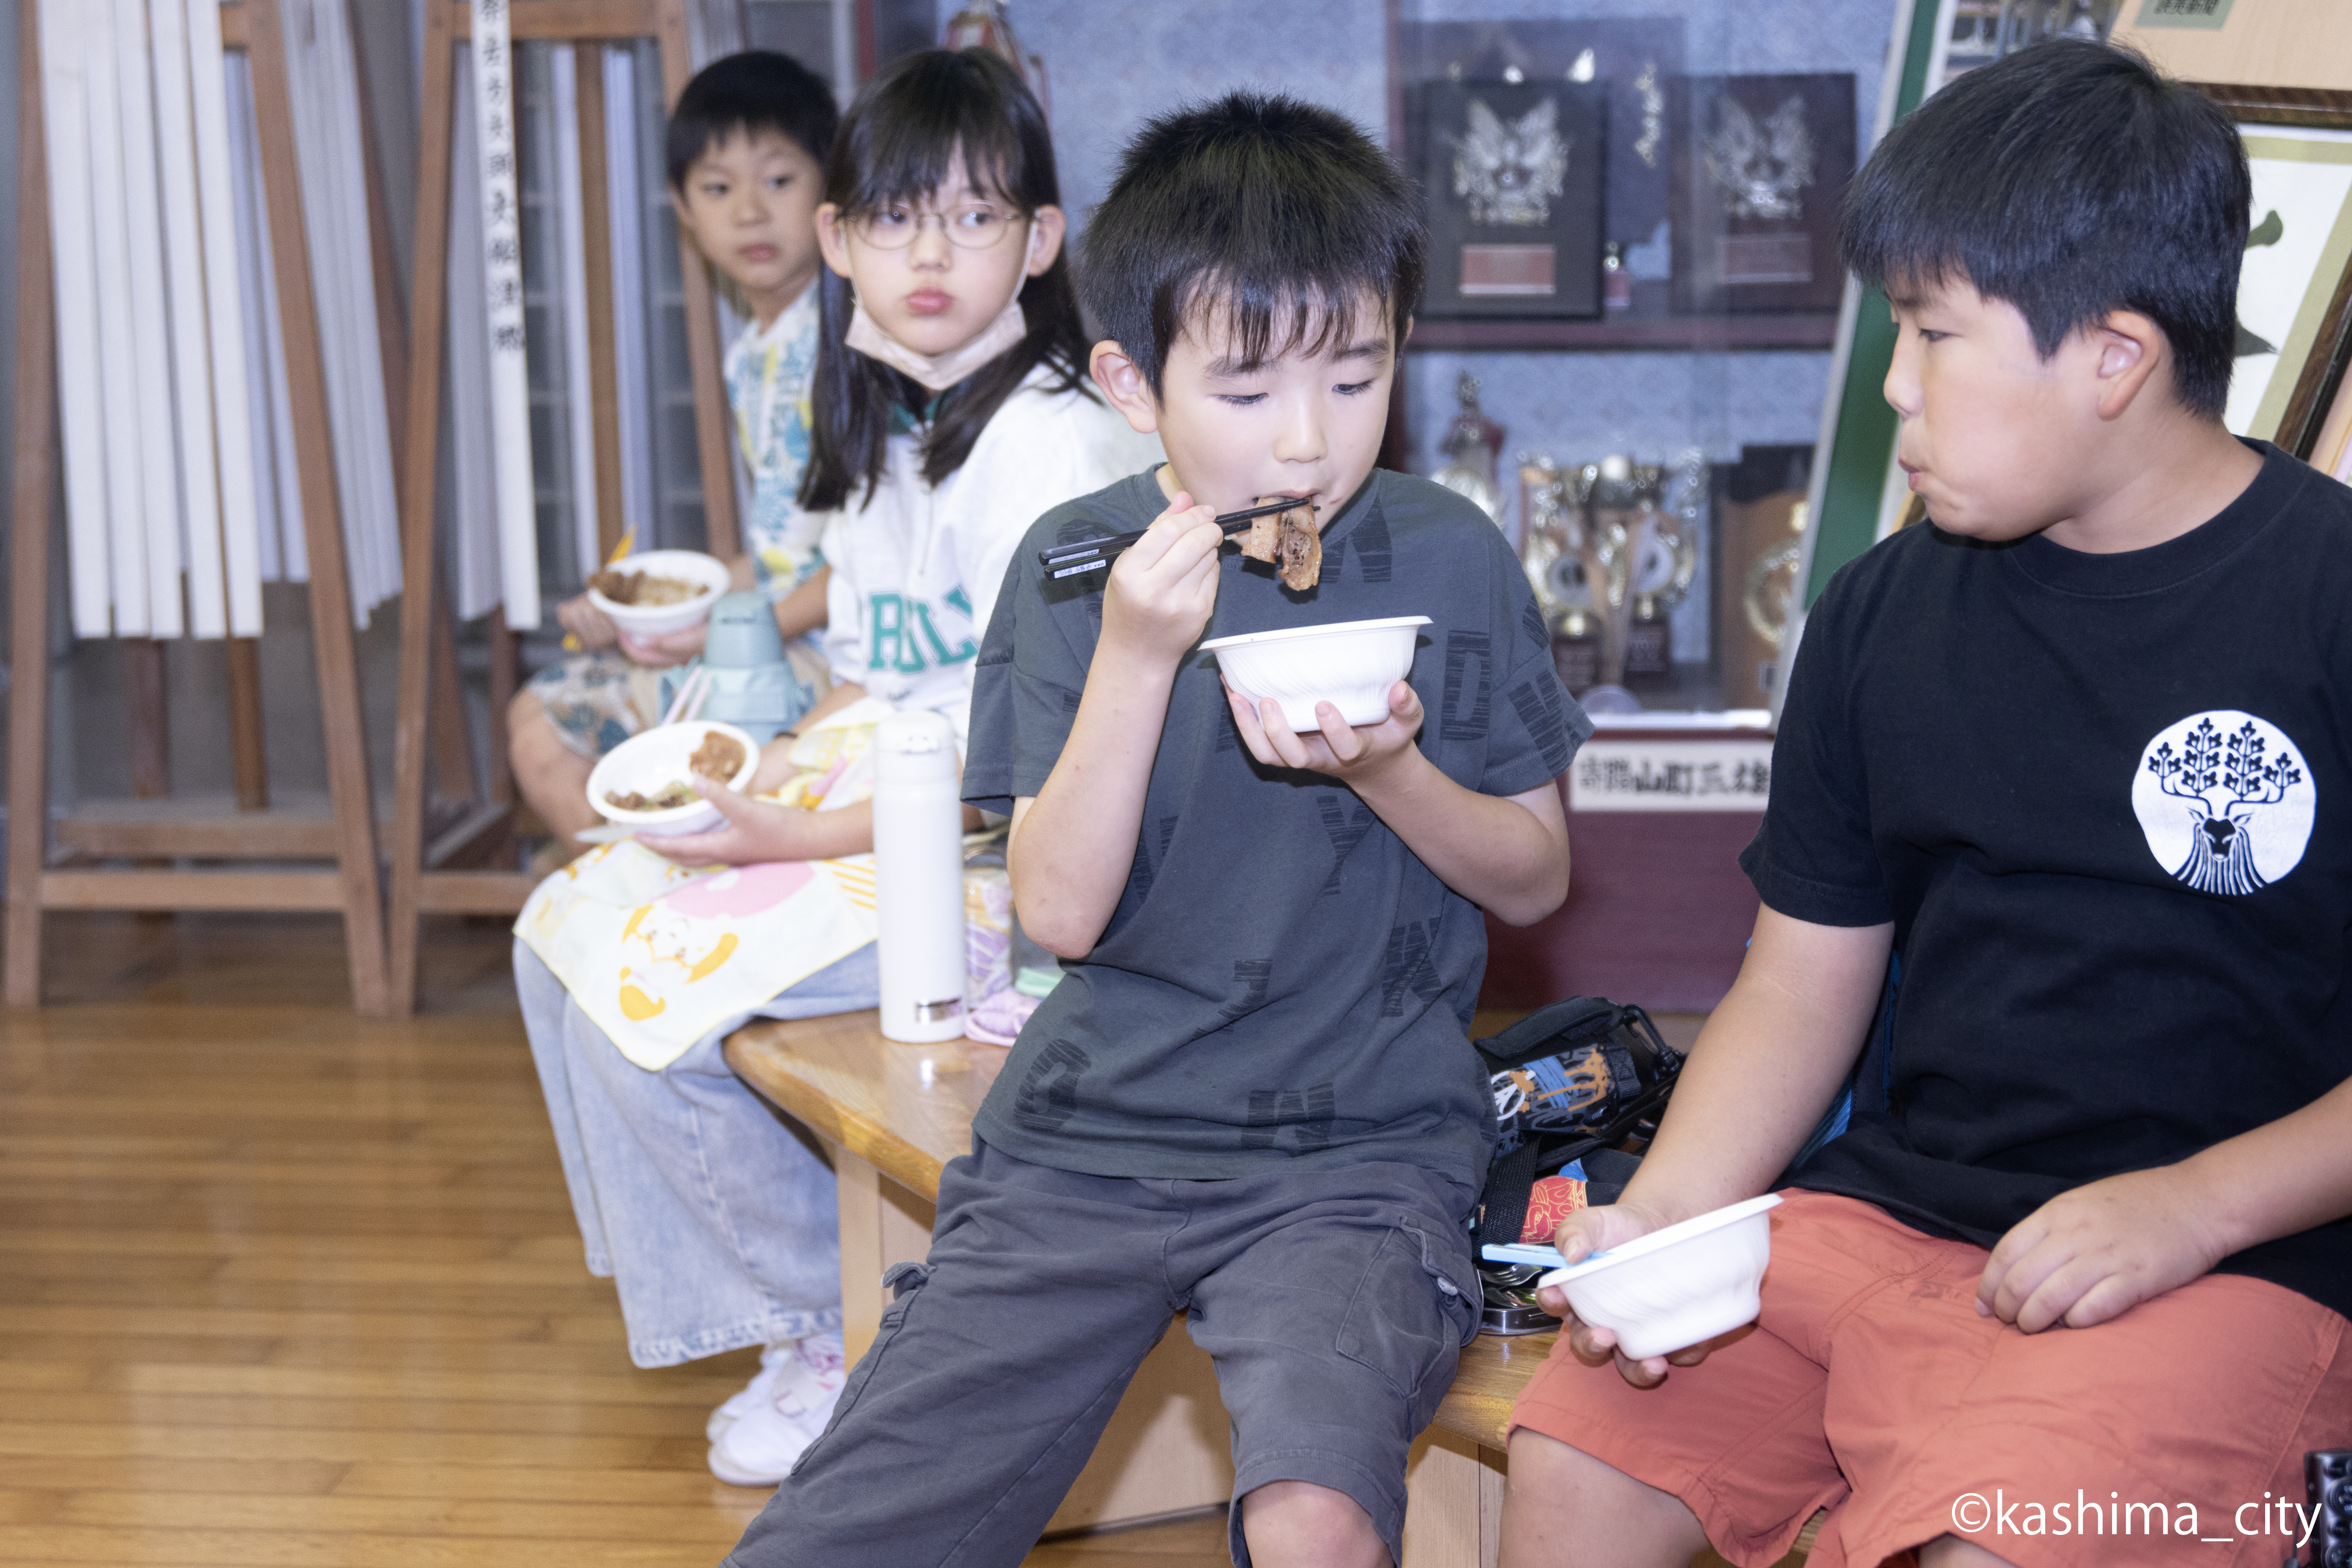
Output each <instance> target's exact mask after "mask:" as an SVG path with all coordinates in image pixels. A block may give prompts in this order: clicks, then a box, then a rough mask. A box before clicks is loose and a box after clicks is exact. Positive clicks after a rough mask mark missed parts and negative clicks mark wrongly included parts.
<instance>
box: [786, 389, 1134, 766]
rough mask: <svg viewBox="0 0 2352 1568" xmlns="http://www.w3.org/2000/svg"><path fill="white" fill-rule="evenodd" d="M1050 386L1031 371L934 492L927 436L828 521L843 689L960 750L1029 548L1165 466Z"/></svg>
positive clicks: (834, 651) (832, 615) (1122, 429)
mask: <svg viewBox="0 0 2352 1568" xmlns="http://www.w3.org/2000/svg"><path fill="white" fill-rule="evenodd" d="M1054 379H1055V373H1054V372H1052V371H1050V370H1047V369H1045V368H1044V367H1042V366H1041V367H1039V368H1038V369H1036V370H1033V371H1031V372H1030V373H1029V375H1028V377H1027V379H1025V380H1024V381H1023V382H1022V384H1021V385H1020V386H1019V387H1018V388H1016V389H1015V390H1014V391H1013V395H1011V396H1009V397H1007V398H1006V399H1005V400H1004V402H1003V405H1001V406H1000V407H999V408H998V409H997V411H996V415H995V416H994V417H993V418H992V419H990V420H989V422H988V426H987V428H985V429H983V430H982V432H981V433H980V438H979V439H978V440H977V441H974V442H973V443H972V447H971V456H970V457H968V458H965V459H964V463H963V467H961V468H958V469H957V470H956V471H955V472H954V473H952V474H950V475H949V476H948V477H947V479H945V480H943V481H942V482H941V483H940V487H939V488H938V489H931V488H930V487H929V485H927V484H925V483H924V482H923V474H922V448H921V447H920V445H919V440H918V437H916V436H913V435H905V436H893V437H890V441H889V447H888V450H887V455H886V458H885V465H884V468H883V474H882V481H881V483H880V484H878V485H877V486H876V487H875V489H874V495H873V500H872V501H871V503H870V504H867V505H866V506H865V507H864V508H863V509H862V510H861V509H860V507H859V505H858V502H859V500H861V499H863V496H864V491H863V490H862V489H860V490H856V491H853V492H852V498H851V500H850V503H849V505H848V507H846V508H845V509H844V510H840V511H835V512H833V513H830V514H829V515H827V516H826V518H825V519H824V543H823V546H822V549H823V551H824V560H825V563H826V564H827V565H829V566H831V567H832V568H833V581H832V584H831V586H830V588H829V589H828V592H827V595H826V600H825V609H826V614H827V616H828V618H829V624H828V626H826V629H825V633H824V651H825V656H826V658H828V659H829V660H830V661H831V663H832V665H833V678H834V679H835V680H836V681H856V683H857V684H859V685H860V686H863V687H864V688H866V691H867V692H868V693H870V694H871V695H873V696H876V697H879V698H881V699H883V700H885V701H887V702H888V703H890V704H891V705H892V706H893V707H897V708H929V709H931V710H934V711H936V712H938V713H940V714H943V715H945V717H946V718H947V721H948V722H949V723H950V724H952V725H954V726H955V733H956V747H957V749H958V750H959V751H961V750H962V749H963V748H964V741H965V737H966V736H967V734H968V733H969V732H970V730H971V674H972V664H973V660H974V658H976V656H977V655H978V654H979V652H980V643H981V637H982V633H983V632H984V631H985V630H986V629H987V626H988V617H989V615H990V613H991V612H992V611H993V610H994V609H995V607H996V595H997V590H998V589H1000V588H1002V587H1003V584H1004V573H1005V568H1006V567H1007V566H1008V565H1009V564H1010V563H1011V562H1012V560H1013V549H1014V547H1015V546H1017V545H1018V544H1019V543H1020V542H1021V538H1022V535H1024V533H1026V532H1028V531H1029V527H1030V525H1031V524H1032V523H1034V522H1035V521H1037V520H1038V518H1040V517H1042V516H1044V515H1045V513H1046V512H1047V511H1050V510H1053V509H1054V508H1055V507H1057V506H1059V505H1061V504H1062V503H1063V502H1064V501H1066V500H1072V499H1074V498H1076V497H1078V496H1082V495H1087V494H1090V493H1092V492H1093V491H1095V490H1098V489H1102V488H1103V487H1104V486H1105V485H1108V484H1109V483H1111V482H1112V481H1113V480H1115V479H1125V478H1126V477H1127V476H1128V475H1129V474H1132V473H1135V472H1137V471H1138V470H1139V469H1142V468H1149V467H1150V466H1151V465H1153V464H1155V463H1157V462H1159V461H1160V438H1159V437H1156V436H1141V435H1138V434H1137V433H1136V432H1135V431H1134V430H1133V429H1131V428H1129V426H1128V423H1127V419H1126V417H1125V416H1123V415H1121V414H1119V413H1118V412H1117V411H1115V410H1114V409H1112V408H1111V407H1110V406H1109V405H1108V404H1105V403H1103V402H1101V401H1099V399H1098V398H1097V397H1096V396H1091V395H1087V393H1082V392H1075V391H1074V392H1049V391H1047V390H1045V386H1046V384H1048V383H1050V382H1052V381H1053V380H1054Z"/></svg>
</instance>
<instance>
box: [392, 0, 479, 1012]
mask: <svg viewBox="0 0 2352 1568" xmlns="http://www.w3.org/2000/svg"><path fill="white" fill-rule="evenodd" d="M453 43H454V40H453V39H452V37H451V36H450V28H449V6H448V5H447V4H446V0H427V3H426V5H425V58H424V59H423V60H421V61H420V62H419V64H420V65H421V66H422V68H423V70H422V75H423V78H424V91H423V110H422V117H421V118H420V119H419V120H418V121H417V125H416V139H417V154H416V257H415V265H414V266H413V267H412V268H410V271H409V280H410V284H411V288H410V290H409V310H408V342H409V353H408V367H409V377H408V428H407V431H406V435H407V437H408V439H407V441H406V442H405V443H404V447H403V448H402V464H401V474H402V489H401V507H400V518H401V521H400V531H401V580H402V581H403V582H404V583H406V584H430V583H433V582H434V581H435V579H436V566H435V563H434V559H433V547H434V537H433V500H434V496H433V488H434V477H435V473H436V467H437V465H438V463H439V460H440V450H439V445H438V443H439V437H440V434H441V371H442V366H441V351H442V344H443V341H444V335H445V333H446V321H445V316H446V310H447V305H448V300H447V293H448V282H449V269H448V255H449V154H450V145H449V142H450V135H449V132H450V127H449V118H450V114H451V111H452V101H451V100H452V97H453V95H454V93H455V91H456V89H455V88H454V86H453V85H452V81H451V73H452V69H453V67H452V63H451V61H450V58H449V50H450V48H451V47H452V45H453ZM432 636H433V599H432V596H431V595H426V594H418V593H407V594H404V595H401V600H400V705H399V709H398V711H397V714H396V716H395V718H394V726H393V785H392V792H393V793H392V799H393V807H392V943H391V948H390V952H389V961H388V965H387V968H388V973H387V975H386V979H387V980H388V982H389V984H390V987H391V1005H392V1008H393V1010H394V1013H396V1014H398V1015H399V1016H407V1015H408V1014H409V1013H410V1012H412V1011H413V1010H414V1009H415V1005H416V940H417V933H416V920H417V903H418V895H419V893H420V892H421V891H422V888H421V883H422V880H423V879H424V876H425V705H426V701H427V698H428V696H429V690H430V687H431V684H432V660H431V658H430V652H431V650H430V646H429V645H430V641H431V638H432ZM505 727H506V715H505V714H504V713H503V712H500V711H499V708H498V705H497V703H496V702H493V703H492V704H491V706H490V758H491V762H490V777H491V781H492V787H493V789H495V788H496V785H497V780H498V778H499V775H500V773H501V772H502V769H501V768H500V766H499V764H500V763H502V762H503V761H504V757H505V747H504V744H503V742H502V740H501V737H502V736H503V734H504V732H505Z"/></svg>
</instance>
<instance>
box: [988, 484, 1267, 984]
mask: <svg viewBox="0 0 2352 1568" xmlns="http://www.w3.org/2000/svg"><path fill="white" fill-rule="evenodd" d="M1214 515H1215V514H1214V512H1213V510H1212V509H1210V508H1208V507H1205V506H1193V505H1192V498H1191V497H1189V496H1186V495H1183V494H1181V493H1180V494H1179V495H1178V496H1177V497H1176V499H1175V500H1173V501H1171V503H1170V504H1169V508H1168V510H1166V511H1164V512H1162V513H1160V516H1159V517H1158V518H1157V519H1156V520H1155V521H1153V522H1152V524H1151V527H1150V529H1149V530H1148V531H1146V532H1145V534H1144V536H1143V538H1142V539H1141V541H1139V542H1138V543H1137V544H1136V545H1135V547H1134V548H1133V549H1131V550H1129V551H1128V552H1126V553H1125V554H1123V555H1121V556H1120V557H1119V558H1118V563H1117V564H1116V565H1114V566H1113V567H1112V568H1111V574H1110V581H1109V582H1108V583H1107V584H1105V585H1104V588H1103V628H1102V636H1101V637H1100V638H1099V639H1097V642H1096V644H1095V653H1094V659H1093V662H1092V663H1091V664H1089V665H1088V666H1087V686H1086V690H1085V692H1084V694H1083V695H1082V696H1081V697H1080V698H1079V700H1078V711H1077V716H1076V718H1075V719H1074V720H1072V721H1071V724H1070V734H1069V738H1068V740H1067V741H1066V742H1064V743H1063V746H1062V754H1061V756H1060V758H1059V759H1058V760H1056V761H1055V763H1054V769H1053V772H1052V773H1049V774H1047V775H1046V779H1045V785H1044V786H1043V787H1042V788H1041V789H1039V790H1038V792H1037V794H1036V795H1035V796H1034V797H1033V798H1025V799H1022V800H1018V801H1015V802H1014V803H1013V836H1012V838H1011V839H1010V841H1009V843H1008V845H1007V849H1006V856H1005V865H1006V868H1007V869H1008V870H1009V872H1010V873H1011V875H1012V878H1013V906H1014V908H1016V909H1017V910H1019V911H1020V914H1021V927H1022V929H1023V930H1024V931H1027V932H1028V933H1029V935H1030V936H1031V937H1032V938H1033V939H1034V940H1035V941H1036V942H1037V943H1038V944H1039V945H1040V946H1042V947H1044V948H1045V950H1046V951H1047V952H1052V953H1055V954H1057V955H1058V956H1060V957H1063V958H1083V957H1085V956H1086V954H1087V953H1088V952H1091V951H1093V948H1094V945H1095V943H1096V942H1097V941H1098V940H1100V939H1101V936H1102V933H1103V928H1104V927H1105V926H1107V925H1108V924H1109V923H1110V917H1111V911H1112V910H1116V909H1117V908H1118V898H1119V893H1120V891H1121V890H1122V889H1124V888H1125V887H1126V886H1127V874H1128V871H1129V868H1130V867H1131V866H1132V865H1133V863H1134V860H1135V839H1136V835H1137V833H1138V832H1139V830H1140V829H1141V826H1142V823H1143V797H1144V793H1145V791H1146V789H1147V788H1148V787H1149V786H1150V783H1151V761H1152V758H1153V757H1154V756H1155V755H1157V754H1158V752H1159V750H1160V730H1161V728H1162V726H1163V725H1165V723H1166V722H1167V719H1168V696H1169V693H1170V691H1171V689H1173V687H1174V685H1175V680H1176V667H1177V664H1178V662H1179V661H1180V660H1181V658H1183V657H1184V653H1185V650H1187V649H1188V648H1190V647H1192V644H1193V642H1194V641H1195V640H1196V639H1198V638H1199V637H1200V635H1201V628H1202V627H1203V626H1207V625H1208V622H1209V612H1210V611H1211V610H1212V609H1213V608H1215V606H1216V602H1217V547H1218V546H1219V545H1220V544H1222V543H1223V542H1224V535H1223V534H1222V533H1220V532H1219V531H1217V528H1216V525H1215V523H1214V522H1213V521H1212V520H1213V517H1214Z"/></svg>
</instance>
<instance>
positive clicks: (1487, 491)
mask: <svg viewBox="0 0 2352 1568" xmlns="http://www.w3.org/2000/svg"><path fill="white" fill-rule="evenodd" d="M1454 397H1455V399H1456V400H1457V401H1458V402H1459V403H1460V404H1461V405H1462V409H1461V412H1460V413H1458V414H1456V415H1455V416H1454V423H1452V424H1451V425H1448V426H1446V427H1445V434H1444V437H1441V438H1440V439H1439V441H1438V443H1437V450H1438V452H1439V453H1440V454H1441V455H1442V456H1444V458H1445V466H1444V468H1440V469H1438V470H1437V472H1436V473H1434V474H1433V475H1431V476H1430V477H1431V478H1432V479H1435V480H1436V481H1437V482H1438V483H1439V484H1441V485H1444V487H1445V488H1446V489H1449V490H1453V491H1454V492H1455V493H1457V494H1459V495H1463V496H1466V497H1468V498H1469V499H1470V500H1472V501H1474V502H1475V503H1476V504H1477V507H1478V510H1481V511H1483V512H1485V513H1486V515H1487V516H1488V517H1490V518H1492V519H1493V520H1494V521H1495V526H1496V527H1497V528H1500V527H1501V526H1502V523H1503V491H1502V489H1501V487H1500V486H1499V485H1497V484H1496V479H1495V465H1496V462H1497V461H1498V460H1500V458H1502V456H1503V427H1502V426H1500V425H1497V424H1496V423H1495V422H1494V421H1493V420H1492V419H1489V418H1487V417H1486V411H1485V410H1483V409H1481V408H1480V407H1479V406H1478V378H1477V377H1476V376H1475V375H1472V374H1470V373H1469V372H1468V371H1466V370H1465V371H1464V372H1463V373H1462V374H1461V375H1460V376H1459V377H1457V378H1456V379H1455V381H1454Z"/></svg>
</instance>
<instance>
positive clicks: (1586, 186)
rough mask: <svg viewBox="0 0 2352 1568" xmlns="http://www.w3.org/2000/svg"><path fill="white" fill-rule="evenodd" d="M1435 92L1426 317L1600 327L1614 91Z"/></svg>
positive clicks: (1580, 86)
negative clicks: (1574, 320)
mask: <svg viewBox="0 0 2352 1568" xmlns="http://www.w3.org/2000/svg"><path fill="white" fill-rule="evenodd" d="M1424 90H1425V93H1426V99H1425V103H1426V109H1427V125H1428V134H1427V140H1426V142H1425V143H1424V155H1425V163H1424V166H1423V177H1422V184H1423V193H1424V195H1426V197H1427V199H1428V202H1429V230H1430V233H1429V238H1430V246H1429V286H1428V289H1427V292H1426V294H1425V295H1424V296H1423V305H1422V313H1423V315H1424V316H1428V317H1431V318H1433V319H1437V320H1444V319H1457V320H1458V319H1461V318H1464V317H1478V316H1506V317H1518V318H1522V319H1526V318H1545V317H1559V316H1585V317H1591V316H1598V315H1599V314H1600V313H1601V184H1602V181H1601V172H1602V169H1603V167H1604V164H1605V161H1606V159H1607V157H1608V125H1609V89H1608V87H1607V85H1606V84H1605V83H1601V82H1572V81H1528V82H1508V81H1459V82H1455V81H1443V82H1432V83H1430V84H1429V86H1428V87H1427V88H1426V89H1424Z"/></svg>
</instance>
